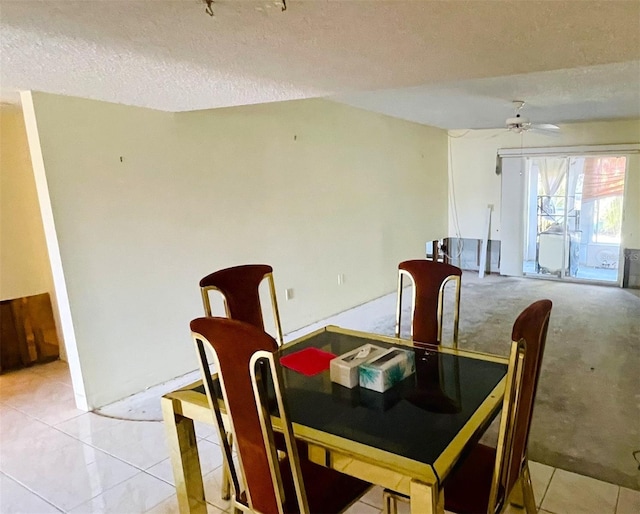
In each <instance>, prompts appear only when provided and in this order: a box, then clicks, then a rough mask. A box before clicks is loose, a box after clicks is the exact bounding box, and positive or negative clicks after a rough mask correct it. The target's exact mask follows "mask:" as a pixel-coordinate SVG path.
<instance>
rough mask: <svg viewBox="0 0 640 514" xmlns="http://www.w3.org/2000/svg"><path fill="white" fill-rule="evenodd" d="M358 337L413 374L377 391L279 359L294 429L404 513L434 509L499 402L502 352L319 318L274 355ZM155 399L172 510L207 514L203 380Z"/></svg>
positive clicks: (317, 455) (356, 343) (336, 346)
mask: <svg viewBox="0 0 640 514" xmlns="http://www.w3.org/2000/svg"><path fill="white" fill-rule="evenodd" d="M366 344H372V345H374V346H379V347H383V348H392V347H399V348H402V349H405V350H408V351H410V352H413V353H414V355H415V373H412V374H411V375H409V376H408V377H407V378H405V379H404V380H401V381H400V382H399V383H397V384H395V385H394V386H393V387H391V388H390V389H388V390H387V391H385V392H377V391H374V390H371V389H367V388H365V387H363V386H358V385H356V386H355V387H353V388H348V387H345V386H343V385H339V384H338V383H336V382H333V381H332V380H331V376H330V375H331V374H330V371H329V367H328V366H326V367H325V368H324V369H322V370H320V371H316V372H315V373H314V374H312V375H310V374H309V373H307V372H300V371H299V370H296V369H292V368H291V367H288V366H284V365H282V377H283V382H282V387H283V389H284V397H285V398H286V402H287V406H288V409H289V417H290V420H291V422H292V426H293V432H294V435H295V437H296V438H297V439H299V440H301V441H303V442H305V443H306V447H307V448H308V458H309V459H310V460H311V461H313V462H314V463H316V464H320V465H322V466H326V467H329V468H332V469H334V470H337V471H340V472H342V473H345V474H347V475H351V476H354V477H356V478H359V479H362V480H365V481H367V482H370V483H371V484H374V485H378V486H381V487H383V488H386V489H389V490H391V491H394V492H397V493H400V494H402V495H405V496H406V497H407V498H408V499H409V501H410V505H411V513H412V514H431V513H434V514H435V513H437V514H442V513H444V491H445V487H443V486H445V485H446V479H447V476H448V475H449V473H450V472H451V470H452V469H453V468H454V466H455V465H456V463H457V462H458V461H459V460H460V459H461V458H462V457H463V456H464V455H465V453H466V452H467V451H468V450H469V449H470V448H471V447H472V445H474V444H475V443H476V442H477V441H478V440H479V438H480V437H481V436H482V435H483V434H484V433H485V431H486V429H487V428H488V426H489V425H490V424H491V422H492V421H493V419H494V418H495V417H496V415H497V413H498V412H499V410H500V408H501V406H502V401H503V398H504V393H505V383H506V375H507V364H508V360H507V358H506V357H502V356H497V355H491V354H486V353H479V352H475V351H469V350H463V349H458V348H451V347H446V346H443V345H431V344H424V343H420V342H416V341H412V340H407V339H400V338H394V337H388V336H384V335H379V334H372V333H368V332H360V331H355V330H349V329H344V328H340V327H335V326H326V327H324V328H321V329H319V330H316V331H314V332H311V333H309V334H307V335H305V336H303V337H300V338H298V339H296V340H294V341H291V342H288V343H286V344H284V345H283V346H281V347H280V348H279V349H278V350H277V353H278V356H277V357H278V359H276V361H278V362H279V359H280V358H282V357H285V356H292V355H294V354H296V353H302V352H303V351H304V350H306V349H309V348H314V349H317V350H321V351H323V352H327V353H331V354H334V355H336V356H340V355H343V354H345V353H347V352H350V351H352V350H355V349H357V348H359V347H361V346H363V345H366ZM283 362H286V360H285V361H283ZM303 371H304V370H303ZM247 372H248V370H247ZM161 401H162V412H163V418H164V424H165V429H166V437H167V441H168V445H169V449H170V458H171V463H172V467H173V472H174V478H175V484H176V492H177V497H178V504H179V508H180V512H181V513H206V512H207V507H206V501H205V496H204V486H203V479H202V473H201V467H200V460H199V455H198V444H197V439H196V435H195V431H194V421H198V422H204V423H208V424H214V423H215V421H214V416H213V413H212V412H211V410H210V407H209V403H208V400H207V397H206V394H205V390H204V387H203V385H202V382H201V381H199V382H195V383H193V384H190V385H188V386H186V387H183V388H181V389H178V390H176V391H173V392H170V393H168V394H165V395H164V396H163V397H162V400H161Z"/></svg>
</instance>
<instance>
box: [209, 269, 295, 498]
mask: <svg viewBox="0 0 640 514" xmlns="http://www.w3.org/2000/svg"><path fill="white" fill-rule="evenodd" d="M264 280H267V282H268V283H269V293H270V297H271V306H272V310H273V316H274V322H275V327H276V333H277V337H278V343H279V344H280V345H282V343H283V338H282V327H281V325H280V315H279V312H278V301H277V298H276V288H275V283H274V280H273V268H272V267H271V266H269V265H268V264H243V265H240V266H232V267H230V268H224V269H221V270H218V271H214V272H213V273H211V274H209V275H207V276H206V277H204V278H203V279H201V280H200V292H201V295H202V304H203V306H204V314H205V316H207V317H212V316H213V313H212V309H211V297H210V294H211V292H212V291H216V292H217V293H219V294H221V295H222V299H223V301H224V309H225V313H226V316H227V317H228V318H231V319H235V320H238V321H244V322H246V323H250V324H252V325H254V326H256V327H258V328H261V329H264V319H263V316H262V305H261V302H260V291H259V288H260V284H262V282H263V281H264ZM226 440H227V441H228V442H229V444H233V437H232V436H231V434H226ZM229 479H230V477H229V472H228V470H227V469H226V468H225V469H223V472H222V483H221V491H220V497H221V498H222V499H223V500H228V499H229V497H230V494H231V484H230V482H229Z"/></svg>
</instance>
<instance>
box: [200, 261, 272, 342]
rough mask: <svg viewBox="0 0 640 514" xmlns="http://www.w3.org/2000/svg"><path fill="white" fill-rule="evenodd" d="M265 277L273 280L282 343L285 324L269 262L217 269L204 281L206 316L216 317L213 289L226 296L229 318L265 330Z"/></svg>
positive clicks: (203, 301) (203, 294) (201, 290)
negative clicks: (262, 288) (262, 290)
mask: <svg viewBox="0 0 640 514" xmlns="http://www.w3.org/2000/svg"><path fill="white" fill-rule="evenodd" d="M265 279H266V280H267V281H268V282H269V292H270V295H271V304H272V309H273V316H274V322H275V326H276V332H277V339H278V343H279V344H282V341H283V339H282V327H281V326H280V315H279V313H278V301H277V299H276V289H275V284H274V281H273V268H272V267H271V266H269V265H267V264H244V265H241V266H233V267H231V268H225V269H221V270H218V271H214V272H213V273H211V274H210V275H207V276H206V277H204V278H203V279H202V280H200V292H201V294H202V303H203V306H204V313H205V316H208V317H211V316H213V314H212V312H211V300H210V298H209V293H210V291H218V292H219V293H220V294H222V297H223V299H224V306H225V311H226V315H227V317H229V318H231V319H235V320H238V321H244V322H245V323H250V324H252V325H254V326H256V327H258V328H261V329H264V328H265V327H264V320H263V318H262V306H261V304H260V294H259V287H260V284H261V283H262V281H263V280H265Z"/></svg>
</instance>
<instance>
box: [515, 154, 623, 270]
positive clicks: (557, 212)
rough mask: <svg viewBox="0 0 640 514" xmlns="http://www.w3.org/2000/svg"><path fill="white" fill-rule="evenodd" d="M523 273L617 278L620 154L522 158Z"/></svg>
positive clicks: (621, 170)
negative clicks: (523, 191) (524, 192)
mask: <svg viewBox="0 0 640 514" xmlns="http://www.w3.org/2000/svg"><path fill="white" fill-rule="evenodd" d="M525 169H526V191H527V193H526V194H527V201H526V202H525V205H526V212H525V215H524V217H525V237H524V243H525V247H524V251H523V268H522V270H523V273H524V274H525V275H528V276H544V277H549V278H559V279H566V278H570V279H574V280H576V279H577V280H596V281H601V282H617V281H618V271H619V265H618V264H619V262H620V240H621V232H622V212H623V211H622V208H623V198H624V182H625V172H626V158H625V157H618V156H587V155H585V156H566V157H556V156H540V157H528V158H526V160H525Z"/></svg>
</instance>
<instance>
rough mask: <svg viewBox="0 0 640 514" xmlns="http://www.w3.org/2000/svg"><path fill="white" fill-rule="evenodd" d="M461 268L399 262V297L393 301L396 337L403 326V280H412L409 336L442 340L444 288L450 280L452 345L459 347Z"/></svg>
mask: <svg viewBox="0 0 640 514" xmlns="http://www.w3.org/2000/svg"><path fill="white" fill-rule="evenodd" d="M461 276H462V270H461V269H460V268H457V267H456V266H452V265H450V264H445V263H443V262H435V261H431V260H426V259H415V260H410V261H404V262H401V263H400V264H399V265H398V299H397V304H396V332H395V335H396V337H400V332H401V327H402V324H401V323H402V290H403V285H404V284H403V279H404V278H405V277H407V278H408V279H409V281H410V282H411V286H412V287H411V293H412V294H411V339H413V340H414V341H420V342H421V343H432V344H440V343H441V342H442V317H443V311H444V290H445V286H446V285H447V284H448V283H449V282H453V283H455V301H454V311H453V346H454V347H457V346H458V323H459V318H460V277H461Z"/></svg>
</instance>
